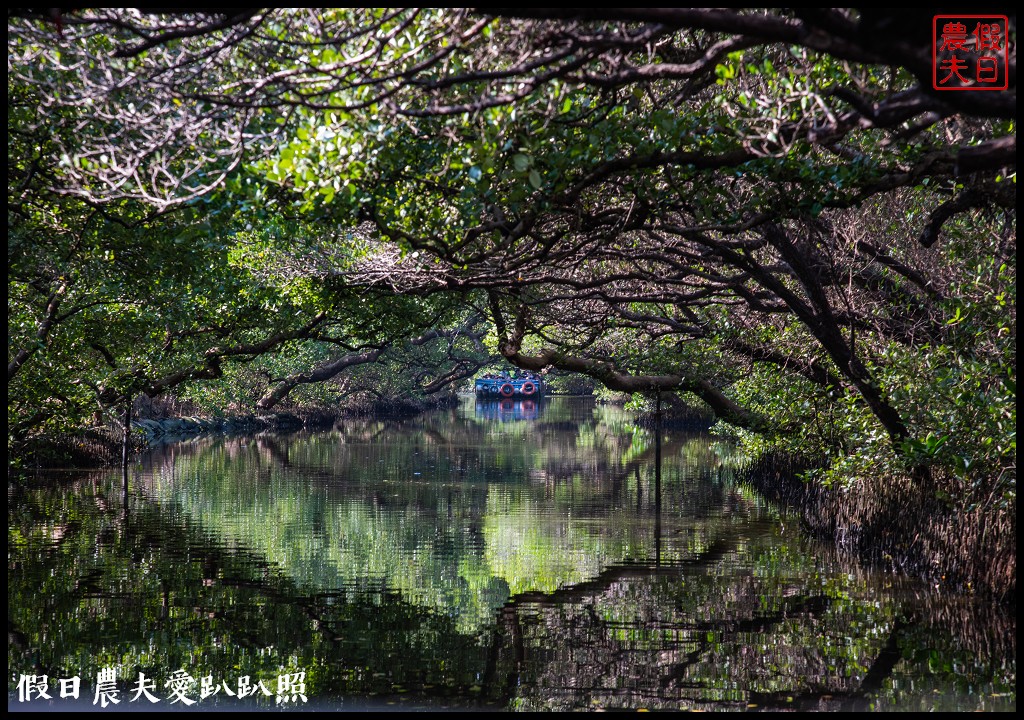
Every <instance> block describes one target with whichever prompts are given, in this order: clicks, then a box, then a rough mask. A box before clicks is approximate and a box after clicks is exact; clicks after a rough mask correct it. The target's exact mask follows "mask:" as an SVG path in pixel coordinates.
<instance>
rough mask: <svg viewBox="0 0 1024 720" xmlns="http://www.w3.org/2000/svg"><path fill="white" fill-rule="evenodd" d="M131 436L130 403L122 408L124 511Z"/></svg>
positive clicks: (126, 498) (126, 499)
mask: <svg viewBox="0 0 1024 720" xmlns="http://www.w3.org/2000/svg"><path fill="white" fill-rule="evenodd" d="M131 435H132V401H131V398H129V399H128V400H127V401H126V402H125V406H124V437H122V438H121V489H122V491H123V492H124V501H125V509H127V508H128V445H129V443H130V442H131Z"/></svg>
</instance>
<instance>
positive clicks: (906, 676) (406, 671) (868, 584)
mask: <svg viewBox="0 0 1024 720" xmlns="http://www.w3.org/2000/svg"><path fill="white" fill-rule="evenodd" d="M659 450H660V454H661V457H662V465H661V467H660V468H657V467H655V465H654V458H655V456H656V454H657V453H658V452H659ZM729 461H730V459H729V455H728V451H727V448H725V447H724V446H723V445H722V444H720V443H715V442H713V441H712V440H711V439H710V438H707V437H704V436H695V435H688V434H684V433H674V432H670V433H664V434H663V437H662V439H661V442H660V448H659V443H658V442H657V440H656V438H655V436H654V434H653V433H652V432H651V431H650V430H648V429H642V428H638V427H636V426H634V425H633V424H632V423H631V422H630V420H629V416H628V415H626V414H624V413H622V412H621V411H618V410H616V409H614V408H596V409H595V408H593V407H591V406H586V405H580V404H578V403H576V404H573V403H551V404H549V405H548V406H546V407H544V408H542V409H541V410H540V411H537V412H534V411H531V414H530V416H529V417H528V418H525V419H524V418H523V417H516V416H515V413H514V412H507V413H506V414H505V415H499V414H496V413H492V414H487V413H477V412H475V408H474V406H473V405H472V404H469V405H467V406H464V407H463V408H461V409H459V410H457V411H454V412H448V413H438V414H433V415H430V416H425V417H422V418H418V419H416V420H412V421H404V422H387V421H377V420H374V421H351V422H348V423H346V424H345V425H344V426H342V427H339V428H337V429H336V430H335V431H333V432H331V433H323V434H315V435H306V434H297V435H292V436H284V437H282V436H269V435H268V436H262V437H256V438H234V439H226V438H218V439H204V440H200V441H196V442H193V443H190V444H187V445H178V446H172V447H168V448H166V449H165V450H164V451H163V452H161V453H157V454H154V456H153V457H152V458H150V459H148V460H147V461H146V462H144V463H143V464H142V465H141V466H140V467H139V468H137V469H136V472H135V474H134V487H133V488H132V492H131V494H130V498H129V503H128V505H127V506H124V505H123V504H122V503H121V496H120V492H119V488H118V486H117V483H116V478H115V477H110V476H102V475H101V476H95V477H90V478H87V479H85V480H82V481H79V482H77V483H74V484H70V485H63V486H51V487H46V488H38V489H34V490H27V491H21V490H17V491H15V492H13V493H12V494H11V497H10V500H11V503H10V504H11V510H10V513H9V533H8V548H9V550H8V556H9V573H8V575H9V590H8V599H9V608H10V610H9V637H10V639H11V641H10V642H9V644H8V653H9V654H8V662H9V667H10V669H11V671H12V673H26V672H32V673H46V674H48V675H50V676H51V677H58V676H60V677H67V676H70V675H75V674H78V675H81V676H82V677H83V681H84V683H85V684H86V685H88V686H89V687H91V683H92V679H93V678H95V673H96V672H97V670H98V669H99V668H100V667H103V666H107V665H110V666H114V667H117V668H119V672H120V677H121V680H122V682H123V683H124V686H123V687H124V689H125V690H126V691H127V689H128V688H129V687H130V683H131V682H133V681H134V680H135V679H136V677H137V674H138V672H140V671H144V672H146V674H147V675H148V676H150V677H160V678H166V677H167V676H168V675H169V674H170V673H171V672H173V671H174V670H175V669H177V668H186V669H188V670H189V672H190V673H191V674H192V675H193V676H196V677H199V676H201V675H206V674H210V675H215V676H216V677H217V678H218V679H219V680H228V681H232V680H233V679H234V678H236V677H237V676H239V675H243V674H245V675H251V676H252V677H254V678H263V679H265V681H266V682H267V684H268V685H270V686H271V687H273V683H274V682H275V681H276V678H277V676H278V675H279V674H280V673H281V672H284V671H296V670H299V669H301V670H304V671H306V672H307V680H306V681H307V685H308V690H309V694H310V695H312V696H313V697H315V698H317V699H319V700H320V701H323V702H328V703H329V704H330V703H333V705H332V706H334V707H337V706H338V705H340V704H343V703H346V702H347V703H349V704H350V705H349V706H351V703H352V702H356V701H358V702H361V703H373V702H375V701H376V700H377V699H379V698H385V699H386V700H385V701H386V702H401V703H416V702H419V703H423V702H429V703H432V704H436V703H440V704H453V705H459V706H466V705H469V706H476V705H479V704H481V703H496V704H497V706H507V707H511V708H513V709H593V708H598V707H603V708H614V707H624V708H637V707H650V708H658V707H664V708H695V709H732V708H736V709H741V708H746V707H747V705H757V706H758V707H763V708H773V707H777V708H780V709H785V708H791V707H798V708H801V709H812V710H813V709H846V710H849V709H938V708H941V709H984V710H991V709H1012V708H1013V707H1014V705H1015V690H1014V687H1015V672H1016V669H1015V639H1014V636H1015V633H1014V632H1013V630H1015V620H1014V619H1013V614H1012V612H1010V613H1009V614H1007V613H1004V612H1001V611H995V610H990V611H989V613H988V615H985V612H984V608H979V607H978V606H976V605H975V604H972V603H971V602H969V601H966V600H963V599H955V598H938V597H934V596H932V595H931V594H930V593H929V591H928V589H927V588H919V587H917V586H915V585H914V584H913V583H909V582H901V581H897V579H895V578H892V577H877V576H874V575H871V574H870V573H864V572H861V571H858V570H857V569H856V568H850V567H848V566H844V565H842V564H841V563H839V562H838V561H837V560H835V559H834V558H832V557H831V556H830V555H829V554H828V553H827V552H826V551H825V550H824V549H822V548H819V547H816V546H813V545H811V544H809V543H807V542H806V541H804V540H803V539H802V538H801V537H800V535H799V533H798V532H797V527H796V525H797V523H796V522H794V520H793V518H790V517H788V516H786V515H785V514H782V513H779V512H777V511H776V510H774V509H772V508H770V507H767V506H765V505H764V504H763V503H762V502H761V501H760V500H758V499H757V498H756V497H754V496H752V495H751V494H750V493H749V492H748V491H745V490H741V489H737V488H735V487H733V486H732V484H731V478H730V472H729ZM965 617H967V618H971V619H972V623H973V624H972V623H964V621H963V618H965ZM16 680H17V675H14V676H13V679H12V680H11V681H10V683H11V684H9V693H10V692H12V691H14V690H15V689H16V685H15V683H16ZM87 692H91V690H90V691H87ZM9 697H10V695H9ZM220 700H221V702H226V700H225V699H224V698H220ZM205 702H209V701H205ZM254 702H255V701H254ZM264 703H265V704H266V705H267V706H272V702H271V699H267V700H265V701H264Z"/></svg>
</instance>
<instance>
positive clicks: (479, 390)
mask: <svg viewBox="0 0 1024 720" xmlns="http://www.w3.org/2000/svg"><path fill="white" fill-rule="evenodd" d="M475 390H476V394H477V397H485V398H496V399H501V398H538V397H542V396H543V395H544V390H545V388H544V381H543V380H541V379H540V378H539V377H537V376H536V375H532V374H531V375H525V376H523V377H508V376H507V375H484V376H483V377H481V378H477V379H476V384H475Z"/></svg>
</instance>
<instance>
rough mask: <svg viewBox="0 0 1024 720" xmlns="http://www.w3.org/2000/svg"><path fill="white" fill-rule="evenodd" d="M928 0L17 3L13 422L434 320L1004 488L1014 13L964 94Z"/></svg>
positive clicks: (803, 442) (344, 353)
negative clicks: (612, 4) (952, 77)
mask: <svg viewBox="0 0 1024 720" xmlns="http://www.w3.org/2000/svg"><path fill="white" fill-rule="evenodd" d="M931 15H932V13H931V12H930V11H929V12H925V11H911V10H902V11H893V12H889V13H882V12H880V11H874V10H868V9H793V10H785V11H775V10H771V11H770V10H758V9H745V10H737V9H694V8H654V9H643V8H639V9H630V8H619V9H606V10H587V9H566V8H548V9H522V8H520V9H500V8H498V9H494V8H488V9H477V10H473V9H429V8H419V9H387V10H383V9H378V10H375V9H366V8H340V9H339V8H335V9H326V10H325V9H291V10H285V9H247V10H244V11H243V10H239V11H237V12H236V14H232V13H227V12H220V13H174V14H163V13H155V12H147V11H144V10H132V9H95V10H77V11H73V12H72V11H68V12H60V11H48V13H46V14H41V15H38V16H36V15H34V14H33V13H32V12H29V11H21V12H17V13H15V14H14V15H11V16H9V24H8V58H9V60H8V69H9V79H8V103H9V108H10V110H9V119H8V124H9V141H8V142H9V170H8V176H9V195H8V197H9V202H8V217H9V225H10V227H11V238H12V239H11V241H10V243H9V263H10V267H11V270H10V271H9V293H10V296H11V300H10V304H9V311H10V315H9V317H10V320H9V337H10V350H9V364H8V388H9V393H10V396H11V401H10V404H9V422H10V424H11V426H12V428H14V429H15V434H17V433H22V434H23V435H24V434H25V433H30V432H34V431H38V429H39V428H43V427H45V425H42V423H44V422H47V421H48V418H54V417H64V418H77V417H78V416H77V415H76V414H75V413H76V412H81V408H84V407H86V406H88V405H89V403H99V404H100V405H102V406H109V405H112V404H116V403H118V402H123V400H124V399H125V398H127V397H131V396H132V395H133V394H135V393H139V392H147V393H150V394H157V393H160V392H166V391H169V390H172V389H174V388H176V387H178V386H184V385H185V384H188V383H194V382H195V381H197V380H200V379H203V378H216V377H220V376H222V375H223V372H224V371H223V366H224V365H226V364H229V361H238V360H244V361H251V362H254V363H256V365H257V366H259V365H260V364H261V363H263V364H266V363H267V353H275V355H274V356H273V357H275V358H278V359H279V360H280V362H277V364H276V365H273V366H272V367H268V369H267V371H266V379H265V381H264V382H263V384H262V386H260V387H259V388H257V389H256V390H255V391H254V392H253V399H255V400H256V402H257V403H258V404H259V406H260V407H263V408H267V407H271V406H273V405H275V404H276V403H277V402H279V401H280V400H281V399H282V398H284V397H285V396H287V395H288V393H289V392H290V391H291V390H292V388H294V387H296V386H300V385H309V384H313V383H316V382H320V381H325V380H329V379H332V378H337V377H338V376H339V373H342V372H344V371H345V370H346V369H347V368H349V367H352V366H353V365H354V361H355V360H361V359H364V358H365V359H367V360H378V359H379V358H380V354H381V353H384V351H385V350H386V349H388V348H398V347H399V346H401V347H402V348H405V349H406V350H408V348H410V347H419V345H417V343H420V344H422V343H424V342H427V341H428V340H430V341H435V340H439V339H440V340H444V339H446V340H445V342H446V343H447V345H446V346H445V347H446V348H447V349H444V350H443V352H442V351H441V350H438V351H437V352H438V353H439V357H438V358H435V361H438V362H439V361H440V360H441V359H442V357H441V356H443V359H444V360H445V362H444V363H441V364H440V365H436V367H437V368H438V369H436V370H435V371H434V372H432V373H429V374H428V375H424V376H423V377H422V380H423V382H422V383H421V385H423V386H426V387H430V386H432V385H433V384H434V383H436V382H438V381H439V379H444V378H448V379H450V380H451V381H455V380H457V379H459V378H462V377H466V376H468V375H470V374H472V372H473V371H474V370H475V369H476V368H478V367H480V365H481V363H483V362H486V360H487V358H488V351H491V352H496V353H498V354H500V355H501V356H503V357H504V358H506V359H507V360H509V361H510V362H512V363H513V364H515V365H517V366H519V367H522V368H528V369H531V370H544V369H550V368H553V369H557V370H565V371H573V372H579V373H584V374H586V375H589V376H591V377H593V378H595V379H597V380H599V381H601V382H602V383H603V384H604V385H605V386H607V387H608V388H611V389H614V390H620V391H626V392H633V393H646V394H649V395H650V394H654V393H689V394H690V395H689V396H690V397H692V396H696V397H697V398H699V399H700V400H701V401H703V402H704V403H706V404H707V405H708V406H710V407H711V408H712V409H713V410H714V411H715V412H716V413H717V414H718V415H719V417H721V418H722V419H723V420H725V421H727V422H728V423H730V424H731V425H733V426H734V427H737V428H743V429H745V430H746V431H752V432H754V433H756V434H757V436H759V437H761V438H766V439H767V440H768V441H769V442H771V443H775V444H782V445H788V446H789V447H791V448H793V449H797V450H799V451H801V452H805V453H811V454H815V455H817V456H819V457H821V458H822V459H823V460H825V461H826V463H825V466H826V467H828V468H829V476H828V477H829V478H832V479H837V478H842V479H844V480H848V479H851V478H856V477H857V476H859V475H863V474H866V473H878V472H882V471H885V472H902V471H906V470H910V471H913V472H914V473H915V474H917V475H918V476H919V477H920V478H921V479H922V480H923V479H926V478H929V477H931V476H932V475H933V474H934V473H935V471H936V470H938V471H940V472H939V475H940V476H941V477H942V478H944V480H943V483H942V486H943V488H944V490H943V491H944V492H947V491H949V490H950V488H952V489H953V490H955V491H956V492H957V493H959V497H960V498H961V499H962V500H963V501H964V502H965V503H975V502H983V501H984V502H1006V501H1008V500H1012V498H1013V497H1014V492H1015V490H1014V488H1015V468H1016V465H1015V463H1016V455H1015V453H1016V444H1015V432H1016V415H1015V409H1014V399H1015V381H1016V374H1015V360H1016V340H1015V337H1016V299H1015V277H1016V225H1015V221H1016V216H1015V203H1016V120H1015V117H1016V55H1015V47H1016V45H1015V42H1016V27H1015V17H1013V19H1012V20H1011V26H1010V27H1009V28H1007V29H1006V36H1005V40H1006V42H1007V43H1009V47H1010V52H1009V64H1008V67H1007V73H1008V76H1009V78H1010V89H1009V90H1007V91H999V92H959V93H958V92H937V91H935V90H933V89H932V86H931V72H932V65H931V62H932V47H931V42H932V39H931ZM1011 15H1012V13H1011ZM484 319H486V320H487V321H489V323H490V327H491V331H490V335H489V337H487V338H485V337H484V335H483V332H482V330H481V329H480V328H481V327H482V323H483V321H484ZM460 343H461V344H460ZM485 343H489V345H487V346H486V347H485ZM350 361H351V362H350ZM72 408H75V410H74V411H72ZM932 479H933V481H934V478H932Z"/></svg>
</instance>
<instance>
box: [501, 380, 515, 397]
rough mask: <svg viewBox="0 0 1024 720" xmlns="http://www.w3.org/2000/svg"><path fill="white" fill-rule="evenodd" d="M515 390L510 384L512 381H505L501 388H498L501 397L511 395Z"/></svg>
mask: <svg viewBox="0 0 1024 720" xmlns="http://www.w3.org/2000/svg"><path fill="white" fill-rule="evenodd" d="M515 391H516V389H515V388H514V387H513V386H512V383H505V384H504V385H502V386H501V389H500V390H498V392H499V393H501V396H502V397H512V395H513V394H514V393H515Z"/></svg>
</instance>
